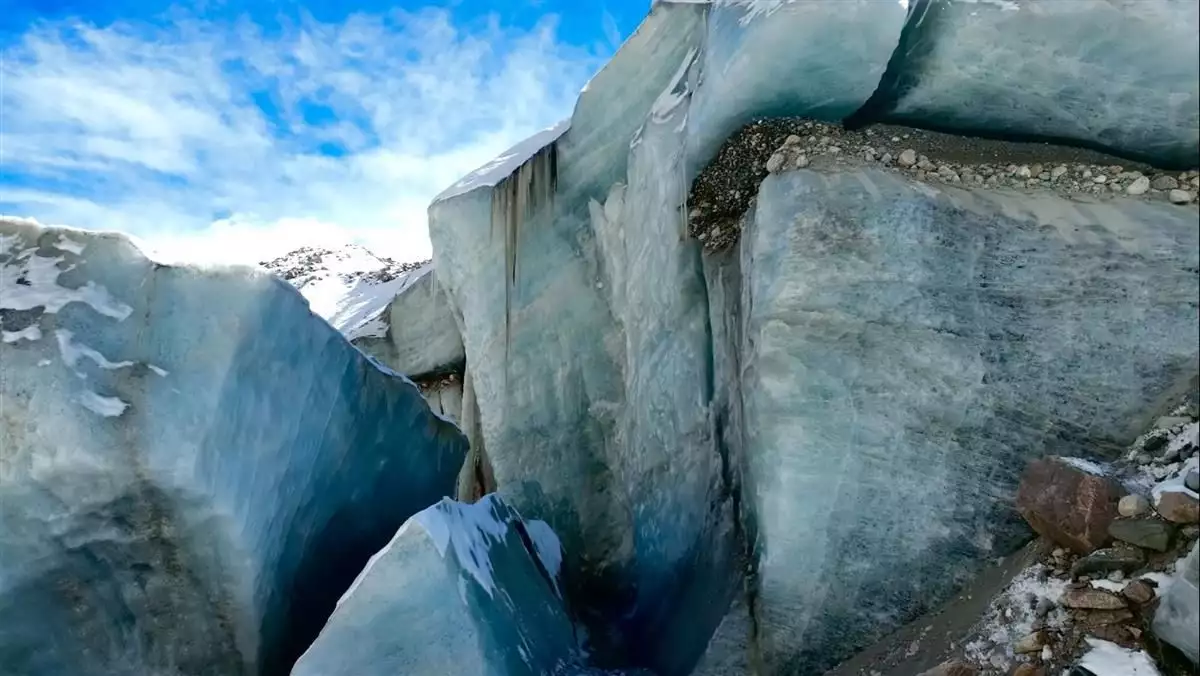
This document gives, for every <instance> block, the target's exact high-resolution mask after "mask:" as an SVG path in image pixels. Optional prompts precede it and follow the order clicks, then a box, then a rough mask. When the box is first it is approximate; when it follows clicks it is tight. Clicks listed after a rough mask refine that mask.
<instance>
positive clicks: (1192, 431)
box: [1167, 422, 1200, 453]
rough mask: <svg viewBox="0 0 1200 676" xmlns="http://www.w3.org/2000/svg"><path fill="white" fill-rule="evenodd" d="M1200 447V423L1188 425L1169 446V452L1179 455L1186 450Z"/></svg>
mask: <svg viewBox="0 0 1200 676" xmlns="http://www.w3.org/2000/svg"><path fill="white" fill-rule="evenodd" d="M1196 446H1200V422H1193V423H1188V425H1187V427H1184V428H1183V430H1182V431H1180V432H1179V434H1177V435H1176V436H1175V437H1174V438H1173V439H1171V443H1170V445H1169V446H1167V452H1169V453H1178V452H1179V451H1182V450H1183V449H1185V448H1189V447H1196Z"/></svg>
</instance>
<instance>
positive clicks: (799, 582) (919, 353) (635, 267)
mask: <svg viewBox="0 0 1200 676" xmlns="http://www.w3.org/2000/svg"><path fill="white" fill-rule="evenodd" d="M1066 4H1070V3H1060V4H1057V5H1055V6H1054V7H1050V6H1045V5H1044V3H1043V4H1042V5H1038V3H1028V2H967V1H966V0H944V1H938V2H925V1H923V0H917V1H914V2H910V3H904V2H897V3H881V2H869V1H867V0H863V1H861V2H858V1H850V2H845V3H836V5H834V4H831V3H807V2H789V1H786V0H726V1H721V2H713V3H705V2H671V1H669V0H668V1H663V2H657V3H655V4H654V6H653V7H652V9H651V12H650V14H649V16H648V17H647V18H646V20H645V21H644V22H643V24H642V25H641V26H640V27H639V29H638V30H637V32H636V33H635V34H634V35H633V36H631V37H630V38H629V39H628V40H627V41H626V43H625V44H624V45H623V46H622V47H621V49H620V50H619V51H618V53H617V54H616V55H615V57H614V58H613V59H612V61H611V62H610V63H609V64H607V65H606V66H605V67H604V69H602V70H601V71H600V72H599V73H598V74H597V75H596V76H595V77H594V78H593V79H592V80H591V81H590V82H589V83H588V85H587V86H586V87H585V89H584V91H583V92H582V93H581V95H580V98H579V101H578V103H577V104H576V107H575V110H574V112H573V114H572V116H571V118H570V120H569V121H568V122H567V123H564V124H561V125H558V126H556V127H555V128H554V129H553V130H552V131H548V132H547V133H544V134H541V135H539V136H537V137H534V138H533V139H531V140H530V141H529V142H526V143H523V144H521V145H519V146H518V147H516V148H514V149H513V150H512V151H510V152H507V153H505V154H504V155H503V156H502V157H501V158H500V160H497V162H495V163H493V165H491V166H490V167H485V168H483V169H481V170H480V172H477V174H476V175H473V176H472V177H470V180H466V181H464V182H463V183H462V184H461V185H459V186H456V187H455V188H453V189H451V190H448V191H447V192H446V193H444V194H443V195H441V196H440V197H439V198H438V199H436V200H435V201H434V204H433V205H431V207H430V212H429V217H430V237H431V240H432V241H433V249H434V261H435V264H436V265H437V266H438V270H439V274H441V273H442V272H444V275H443V277H442V278H441V280H440V281H441V282H442V284H443V286H444V289H445V291H446V293H447V296H448V297H449V300H450V304H451V305H452V307H453V311H454V313H455V317H456V320H457V321H458V323H459V325H460V327H461V328H462V338H463V344H464V348H465V355H466V364H467V367H466V370H467V373H466V378H467V379H468V380H470V381H473V387H474V388H475V389H476V390H477V392H478V396H476V397H475V401H474V402H473V404H472V405H473V406H474V407H477V409H478V411H477V417H478V423H479V424H478V425H477V426H474V427H475V428H474V429H472V430H469V431H468V432H467V433H468V436H470V438H471V442H472V449H473V450H472V452H476V450H477V449H479V450H480V451H481V452H483V453H484V454H485V455H486V458H487V462H488V464H489V466H490V468H491V469H492V470H493V472H494V476H495V481H496V484H497V486H499V487H500V489H501V490H502V491H505V494H506V495H507V496H508V497H509V499H511V500H512V503H513V505H514V506H515V507H516V508H518V509H519V510H520V511H521V513H522V514H526V515H528V516H530V517H532V518H538V519H544V520H545V521H546V522H548V523H549V524H550V525H551V526H552V527H553V528H554V530H555V531H556V532H557V533H558V534H559V536H560V537H561V538H562V541H563V545H564V551H565V558H564V564H563V565H564V580H565V584H564V586H565V594H566V597H567V599H568V601H569V603H570V605H571V606H572V607H573V608H575V609H577V611H578V614H579V617H580V620H581V622H582V623H583V624H584V625H586V626H587V628H588V631H589V635H590V638H591V640H592V642H593V644H594V646H595V648H596V655H597V657H598V659H601V660H607V661H609V662H611V663H612V664H614V665H617V666H624V665H636V666H643V667H648V668H652V669H654V670H655V671H656V672H657V673H660V674H665V675H675V674H688V673H692V671H693V670H694V669H697V665H698V664H699V665H700V666H699V672H700V673H706V670H707V673H721V669H728V668H731V667H730V666H729V665H740V666H739V667H737V668H744V669H747V670H753V672H754V673H763V674H776V673H778V674H792V673H814V672H815V671H819V670H820V669H822V668H824V667H827V666H830V665H831V664H833V663H834V662H836V661H837V660H839V659H841V658H844V657H846V656H848V655H849V654H851V653H853V651H854V650H855V649H857V648H858V647H861V646H863V645H865V644H866V643H868V642H870V641H871V640H874V639H875V638H877V637H879V636H880V635H881V634H883V633H885V632H887V631H888V630H889V629H891V628H894V627H896V626H899V624H901V623H903V622H904V621H907V620H908V619H911V618H912V617H914V616H916V615H917V614H919V613H920V612H922V611H923V610H925V609H926V608H928V607H930V606H931V605H934V604H937V603H938V602H940V601H941V600H942V599H945V598H947V597H948V596H949V595H951V594H952V593H954V591H955V590H956V589H958V588H959V587H960V586H961V585H962V584H963V583H965V582H966V581H967V580H969V579H970V578H971V576H972V575H973V574H974V572H975V571H976V570H977V569H978V567H979V564H980V562H981V561H983V560H986V559H988V558H991V557H995V556H998V555H1000V554H1002V553H1004V552H1005V551H1011V548H1012V547H1013V546H1015V544H1016V543H1018V542H1019V541H1020V540H1021V539H1022V538H1024V537H1027V535H1026V533H1027V531H1025V530H1024V529H1023V527H1022V526H1021V525H1020V523H1019V521H1018V520H1017V519H1016V518H1015V517H1014V515H1013V513H1012V510H1011V508H1010V506H1009V501H1010V500H1011V495H1012V491H1013V490H1014V488H1015V482H1016V474H1017V472H1018V471H1019V470H1020V468H1021V467H1022V466H1023V465H1024V462H1025V461H1026V460H1027V459H1029V458H1032V457H1036V456H1038V455H1040V454H1043V453H1044V452H1046V451H1047V450H1048V449H1050V448H1055V449H1060V448H1062V447H1063V446H1066V447H1070V448H1071V449H1072V450H1073V451H1079V452H1082V451H1084V450H1090V449H1095V448H1111V447H1113V445H1114V444H1118V443H1121V442H1123V441H1124V442H1127V441H1128V440H1130V439H1132V438H1133V437H1134V436H1136V434H1137V431H1138V430H1140V429H1141V427H1142V426H1144V424H1145V422H1146V419H1147V416H1152V415H1153V412H1154V411H1155V410H1156V406H1158V405H1159V404H1161V402H1162V401H1164V399H1165V398H1166V397H1168V396H1170V395H1171V394H1173V393H1177V392H1178V391H1179V389H1180V388H1181V387H1183V386H1184V384H1185V383H1186V382H1187V381H1188V379H1189V378H1191V377H1193V376H1194V375H1195V374H1196V372H1197V353H1198V351H1197V348H1196V344H1197V341H1198V339H1200V335H1198V333H1197V327H1196V323H1195V310H1196V303H1195V298H1196V297H1197V294H1198V293H1200V285H1198V283H1197V274H1196V269H1197V248H1198V246H1200V242H1198V240H1197V233H1196V228H1195V221H1196V212H1195V208H1194V207H1177V206H1173V205H1168V204H1165V203H1147V202H1140V201H1134V200H1115V201H1111V202H1101V201H1099V200H1088V199H1082V200H1079V199H1070V198H1066V197H1062V196H1059V195H1055V194H1052V193H1048V194H1010V193H1008V192H1006V191H1004V190H989V189H985V188H982V187H965V186H964V187H961V188H949V187H947V188H940V187H939V188H933V187H930V186H928V185H925V184H922V183H917V182H914V181H911V180H909V179H903V178H899V177H896V176H893V175H889V174H887V173H884V172H879V171H871V170H867V169H864V170H862V171H858V172H852V173H843V174H838V173H836V172H835V173H832V174H831V173H829V172H827V171H824V170H822V171H811V170H810V171H797V172H788V173H786V174H783V175H780V176H775V177H772V178H770V179H768V180H767V181H766V182H764V183H763V185H762V186H761V188H760V189H759V191H758V194H757V195H756V196H755V198H754V200H752V202H753V203H754V206H753V207H752V208H751V210H750V211H749V212H748V213H747V214H746V215H745V217H744V219H743V221H744V226H743V228H744V232H743V235H742V240H741V242H740V244H739V245H738V246H737V247H736V248H735V250H733V251H730V252H725V253H718V254H711V253H702V251H701V248H700V246H699V244H698V243H697V242H695V241H693V240H691V239H689V238H688V236H687V234H686V213H687V210H688V205H687V195H688V187H689V186H690V185H691V183H692V181H693V180H694V179H695V178H696V177H697V175H698V174H699V172H700V171H701V170H702V169H704V168H705V167H706V166H708V164H709V163H710V162H711V161H712V160H713V158H714V156H716V154H717V150H718V148H719V147H720V145H721V144H722V143H724V142H725V140H726V138H728V137H729V135H730V134H732V133H733V132H734V131H736V130H737V129H738V128H739V127H741V126H742V125H743V124H745V123H747V122H749V121H752V120H755V119H760V118H763V117H769V116H790V117H808V118H815V119H819V120H830V121H839V120H841V121H844V122H845V123H846V124H847V125H848V126H852V127H853V126H863V125H870V124H875V123H903V124H906V125H909V126H912V127H918V128H927V129H934V130H949V131H953V132H956V133H962V134H974V135H980V136H993V137H1000V138H1003V139H1010V140H1036V141H1055V142H1058V143H1061V144H1065V145H1071V146H1076V147H1084V148H1094V149H1100V150H1103V151H1105V152H1108V153H1111V154H1113V155H1115V156H1118V157H1124V158H1128V159H1134V160H1141V161H1148V162H1151V163H1153V164H1155V165H1157V166H1161V167H1194V166H1197V164H1200V162H1198V157H1200V150H1198V148H1200V142H1198V137H1197V134H1196V129H1197V117H1196V110H1197V108H1198V105H1197V104H1200V92H1198V87H1197V82H1198V79H1197V74H1198V72H1200V66H1198V65H1197V61H1198V59H1197V57H1198V56H1200V54H1198V42H1197V39H1196V37H1195V33H1196V32H1197V31H1196V30H1195V29H1197V28H1200V25H1198V24H1200V21H1198V20H1197V15H1196V12H1195V11H1194V8H1192V7H1191V6H1190V5H1184V4H1182V3H1180V2H1176V1H1175V0H1152V1H1151V2H1149V3H1091V2H1082V3H1079V4H1078V5H1077V6H1076V5H1072V7H1071V8H1070V9H1068V8H1066V7H1065V5H1066ZM1167 16H1169V17H1171V19H1172V20H1171V21H1165V20H1160V19H1161V18H1162V17H1167ZM1067 24H1069V26H1070V28H1069V30H1067V29H1066V28H1065V26H1067ZM1122 27H1123V28H1122ZM1119 30H1128V31H1130V33H1129V34H1128V35H1122V34H1120V33H1119ZM1089 31H1091V32H1093V33H1094V34H1095V35H1096V36H1102V37H1099V38H1097V37H1093V38H1091V39H1089V40H1083V39H1079V40H1073V41H1072V40H1066V39H1065V38H1064V37H1063V36H1069V35H1083V34H1086V33H1089ZM1030 36H1039V37H1037V38H1036V40H1035V38H1034V37H1030ZM1118 36H1120V37H1118ZM1093 45H1098V47H1096V48H1094V47H1093ZM1104 46H1108V47H1111V49H1109V50H1108V51H1104V50H1103V49H1100V48H1099V47H1104ZM1071 50H1076V52H1075V53H1071ZM1160 63H1161V64H1163V65H1162V66H1161V67H1159V66H1158V65H1157V64H1160ZM1148 72H1149V73H1153V75H1152V76H1145V75H1142V76H1140V77H1139V79H1137V80H1136V81H1134V78H1133V74H1134V73H1143V74H1144V73H1148ZM1081 74H1082V75H1081ZM1018 83H1019V84H1020V87H1023V88H1025V90H1024V91H1026V92H1028V93H1027V94H1020V95H1017V94H1013V96H1011V97H1009V98H1005V97H1006V96H1008V95H1009V94H1010V93H1012V92H1013V90H1014V88H1016V87H1017V85H1018ZM1018 94H1019V92H1018ZM1137 97H1145V100H1148V101H1154V102H1155V104H1154V106H1155V107H1154V110H1156V111H1159V112H1157V113H1156V114H1154V115H1151V116H1150V117H1151V118H1152V119H1145V118H1146V113H1145V110H1146V109H1145V108H1139V107H1137V106H1135V105H1133V104H1132V103H1131V102H1132V101H1134V100H1141V99H1138V98H1137ZM1035 103H1036V104H1037V105H1034V104H1035ZM1046 105H1054V106H1056V108H1055V109H1054V110H1045V106H1046ZM539 144H540V145H539ZM522 159H523V160H524V162H523V163H521V162H520V160H522ZM736 169H737V168H729V170H736ZM745 169H746V170H756V169H755V168H745ZM817 280H821V281H817ZM1050 289H1052V290H1053V291H1052V292H1051V291H1049V290H1050ZM468 408H470V407H469V406H465V407H464V409H465V410H466V409H468ZM547 459H552V460H553V461H552V462H547ZM880 505H886V507H883V508H881V507H880ZM917 505H920V507H917ZM898 538H901V539H902V541H899V542H898V541H897V539H898ZM897 569H903V570H906V571H909V572H908V573H906V574H905V575H904V576H902V577H896V576H895V571H896V570H897Z"/></svg>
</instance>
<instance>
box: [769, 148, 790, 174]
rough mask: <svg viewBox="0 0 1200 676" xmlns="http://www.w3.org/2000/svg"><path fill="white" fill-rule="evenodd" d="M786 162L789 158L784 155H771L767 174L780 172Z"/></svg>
mask: <svg viewBox="0 0 1200 676" xmlns="http://www.w3.org/2000/svg"><path fill="white" fill-rule="evenodd" d="M786 160H787V158H785V157H784V156H783V153H775V154H774V155H771V157H770V159H768V160H767V172H768V173H772V174H774V173H776V172H778V171H779V170H780V169H782V168H783V163H784V162H785V161H786Z"/></svg>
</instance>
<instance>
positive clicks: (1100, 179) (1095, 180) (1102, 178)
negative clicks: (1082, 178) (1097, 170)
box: [1092, 174, 1108, 184]
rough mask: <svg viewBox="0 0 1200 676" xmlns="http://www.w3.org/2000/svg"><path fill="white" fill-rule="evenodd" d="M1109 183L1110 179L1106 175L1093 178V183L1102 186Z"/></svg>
mask: <svg viewBox="0 0 1200 676" xmlns="http://www.w3.org/2000/svg"><path fill="white" fill-rule="evenodd" d="M1107 182H1108V177H1107V176H1105V175H1104V174H1100V175H1099V176H1094V177H1092V183H1096V184H1100V183H1107Z"/></svg>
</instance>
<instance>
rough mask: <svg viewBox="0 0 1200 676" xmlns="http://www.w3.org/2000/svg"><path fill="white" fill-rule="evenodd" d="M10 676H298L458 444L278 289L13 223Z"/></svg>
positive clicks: (8, 323)
mask: <svg viewBox="0 0 1200 676" xmlns="http://www.w3.org/2000/svg"><path fill="white" fill-rule="evenodd" d="M0 322H2V324H3V329H4V331H5V336H6V337H7V336H10V335H19V336H20V337H21V339H20V340H15V341H8V340H6V341H5V342H4V343H3V344H0V503H2V504H3V508H2V509H0V671H2V672H4V673H6V674H9V673H11V674H21V675H22V676H66V675H68V674H69V675H71V676H88V675H95V676H100V675H103V676H112V675H115V674H121V675H125V674H129V675H133V674H137V675H141V674H160V673H161V674H165V673H190V674H222V676H235V675H238V674H246V675H250V674H282V673H287V670H288V668H289V666H290V664H291V662H292V660H294V659H295V658H296V657H297V656H298V655H299V654H300V652H301V651H303V650H304V648H305V647H306V646H307V645H308V643H309V641H311V640H312V639H313V638H314V637H315V636H316V634H317V632H318V631H319V630H320V628H321V625H322V624H323V622H324V618H325V617H327V616H328V614H329V613H330V612H332V610H333V607H334V603H335V601H336V600H337V597H338V595H339V594H340V593H341V591H342V590H343V589H344V588H345V586H346V585H348V584H349V582H350V580H352V579H353V577H354V575H355V574H357V572H358V571H359V569H360V568H361V566H362V565H363V563H364V562H365V561H366V560H367V558H368V557H369V556H370V555H371V553H372V552H374V551H375V550H377V549H378V548H379V547H380V546H382V545H383V544H384V543H386V542H387V541H388V538H390V537H391V536H392V534H393V533H394V532H395V531H396V528H397V527H398V526H399V525H400V524H401V523H403V521H404V519H405V518H406V517H407V516H409V515H411V514H413V513H415V512H417V511H418V510H420V509H422V508H424V507H426V506H427V505H428V504H430V503H431V502H433V501H435V500H437V499H439V498H440V497H442V496H446V495H452V494H453V491H454V481H455V476H456V474H457V472H458V468H459V466H460V465H461V463H462V459H463V456H464V453H465V450H466V449H465V446H466V440H465V439H464V438H463V437H462V435H461V434H460V433H459V432H458V431H457V429H456V428H455V427H454V426H452V425H449V424H447V423H445V422H443V421H441V420H440V419H438V418H437V417H435V416H434V415H432V414H431V413H430V411H429V410H428V408H427V407H426V406H425V403H424V401H423V399H422V398H421V396H420V394H419V393H418V392H417V390H416V388H415V387H414V386H412V385H411V383H408V382H406V381H405V380H404V379H403V378H400V377H396V376H394V375H389V374H387V373H385V372H383V371H380V370H379V369H377V368H376V367H375V366H373V365H372V364H371V362H369V361H368V360H367V359H366V358H364V357H363V356H362V355H361V354H360V353H359V352H358V351H357V350H355V349H354V348H353V347H351V346H350V344H349V343H347V342H346V341H345V339H344V338H343V337H342V336H341V335H339V334H338V333H337V332H336V331H335V330H334V329H333V328H332V327H330V326H329V325H328V324H327V323H325V322H324V321H323V320H321V319H320V318H318V317H316V316H314V315H313V314H312V313H311V312H310V311H309V309H308V307H307V306H306V304H305V301H304V299H303V298H301V297H300V295H299V294H298V293H296V292H295V291H294V290H293V289H291V288H290V287H288V286H287V285H285V284H284V283H282V282H280V281H278V280H276V279H274V278H272V277H270V276H268V275H266V274H264V273H261V272H256V271H253V270H250V269H245V270H203V269H195V268H187V267H170V266H163V265H158V264H155V263H152V262H151V261H149V260H147V259H146V258H145V257H144V256H142V255H141V253H140V252H139V251H137V250H136V249H135V248H134V247H133V246H132V245H131V244H130V243H129V241H128V240H126V239H125V238H123V237H120V236H116V235H104V234H96V233H85V232H80V231H68V230H62V229H56V228H42V227H39V226H37V225H34V224H31V223H27V222H16V221H8V220H0Z"/></svg>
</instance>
